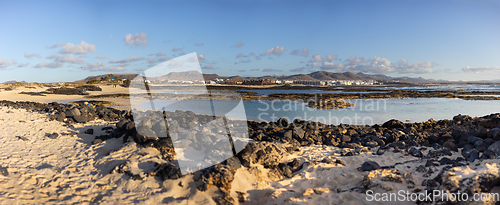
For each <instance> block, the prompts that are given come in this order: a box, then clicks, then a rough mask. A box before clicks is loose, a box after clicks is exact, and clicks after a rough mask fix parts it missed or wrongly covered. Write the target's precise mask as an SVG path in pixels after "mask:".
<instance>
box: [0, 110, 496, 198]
mask: <svg viewBox="0 0 500 205" xmlns="http://www.w3.org/2000/svg"><path fill="white" fill-rule="evenodd" d="M6 105H8V106H7V107H6ZM66 106H68V107H66ZM75 106H76V108H79V109H80V110H81V109H82V107H81V106H77V105H61V104H54V103H52V104H36V103H35V104H33V103H29V102H25V103H21V102H19V103H14V102H10V103H9V102H5V101H3V102H2V106H0V116H1V119H2V121H4V122H6V121H7V122H9V125H10V126H7V127H5V128H3V129H4V131H2V133H4V134H2V140H3V142H4V143H3V148H2V150H9V151H4V152H2V157H0V163H1V166H2V168H1V169H2V170H5V171H2V173H3V177H2V178H1V180H2V181H3V184H5V185H4V186H3V188H2V189H0V191H1V192H2V193H4V198H3V200H2V201H12V202H13V200H23V201H24V202H27V203H29V202H30V201H31V200H37V201H45V202H49V201H53V200H61V199H62V198H64V197H66V198H65V199H70V201H71V200H79V201H82V200H83V201H88V202H97V201H98V202H100V203H127V202H132V201H142V202H144V203H188V201H189V203H201V202H211V203H223V201H225V202H228V203H234V204H247V203H250V204H253V203H263V204H274V203H299V204H300V203H316V202H317V203H325V202H328V203H335V204H336V203H366V202H367V194H366V193H367V191H374V192H375V193H392V192H396V191H398V190H404V191H407V192H410V193H421V192H423V191H425V190H428V191H429V190H445V191H447V192H449V193H454V192H456V191H457V190H460V191H461V192H463V193H464V192H465V193H471V194H473V193H489V192H494V191H495V190H497V191H498V187H496V188H495V183H493V182H494V181H496V180H500V175H499V174H498V170H499V168H500V160H499V159H498V156H499V154H500V153H497V147H500V141H497V140H500V114H492V115H489V116H483V117H481V118H471V117H469V116H460V115H458V116H455V117H454V118H453V120H439V121H433V120H430V121H426V122H419V123H403V122H400V121H397V120H391V121H388V122H386V123H384V124H382V125H380V124H379V125H373V126H352V125H351V126H350V125H343V126H327V125H323V124H321V123H314V122H307V121H294V122H288V121H286V120H281V119H280V120H279V121H277V122H272V123H271V122H265V123H267V125H280V126H283V127H284V128H283V127H280V126H269V127H267V128H262V125H263V124H262V123H264V122H256V121H248V125H249V135H250V137H251V140H250V143H249V145H247V148H246V149H245V150H247V151H244V152H243V153H242V154H240V155H238V157H236V158H234V159H235V160H236V161H234V160H233V161H231V163H229V161H228V162H225V163H223V164H221V165H220V166H219V165H217V166H215V167H211V168H207V169H204V170H202V171H200V172H195V173H192V174H188V175H184V176H179V175H170V174H173V173H174V172H172V167H170V165H169V164H170V163H171V161H170V160H175V155H176V153H175V152H173V149H172V147H170V146H172V145H171V144H170V145H168V143H167V144H162V143H160V141H161V140H160V141H157V139H148V138H147V137H146V138H140V137H139V135H137V134H134V133H135V128H134V127H133V126H132V127H130V126H129V125H130V123H128V122H130V121H129V120H128V118H127V116H128V114H126V113H122V112H121V111H116V112H117V113H120V114H119V115H117V116H116V117H115V118H110V119H108V120H103V119H104V118H108V117H111V116H112V114H111V113H110V114H108V116H107V117H104V118H103V119H101V118H100V117H99V119H97V118H96V119H94V120H89V121H87V122H83V123H78V122H71V121H67V120H65V119H62V120H61V119H57V117H56V118H55V115H56V113H58V112H59V111H58V110H59V109H62V110H67V109H69V108H71V107H73V108H75ZM16 107H17V108H16ZM27 108H28V110H30V109H31V110H34V112H32V111H26V109H27ZM51 108H54V109H51ZM95 108H96V112H99V109H104V108H103V107H102V106H101V107H99V106H95ZM108 109H109V108H108ZM37 110H38V111H37ZM122 114H123V115H122ZM53 119H56V120H53ZM67 119H69V118H67ZM200 119H201V118H200ZM26 123H28V124H33V125H26ZM21 127H24V128H22V129H19V128H21ZM40 127H41V128H42V129H43V130H39V129H40ZM104 128H106V129H104ZM13 129H16V131H14V130H13ZM34 129H35V130H34ZM89 129H93V131H92V132H90V131H89ZM44 130H45V131H44ZM33 133H38V134H35V135H34V134H33ZM53 133H58V137H56V138H54V139H53V138H50V136H51V134H53ZM75 137H76V138H75ZM75 139H76V141H75ZM78 139H80V140H78ZM53 142H57V143H53ZM497 142H498V143H497ZM47 143H49V144H47ZM51 146H54V148H51ZM56 147H57V148H59V149H60V150H61V152H59V153H57V152H56V153H51V154H41V155H40V156H42V158H36V157H34V158H33V157H27V158H25V159H24V160H21V161H19V160H18V159H17V158H16V157H17V156H24V155H25V154H35V155H37V154H38V153H43V150H47V151H48V150H54V149H56ZM70 147H73V149H74V150H73V151H72V152H68V151H65V150H68V148H70ZM26 148H28V149H30V150H32V151H30V152H25V151H23V150H24V149H26ZM75 148H76V149H75ZM188 148H189V147H188ZM259 150H264V152H265V153H266V156H267V157H264V158H263V157H262V156H260V155H259V154H258V153H259ZM82 152H83V153H86V154H85V155H81V154H78V153H82ZM72 153H73V154H72ZM179 154H181V153H179ZM44 156H47V157H48V158H45V157H44ZM165 156H170V157H174V158H168V157H167V158H165ZM179 156H182V155H179ZM49 159H56V160H55V161H54V160H49ZM89 159H93V161H94V162H95V164H88V163H87V164H82V163H83V162H84V161H88V160H89ZM159 159H160V160H159ZM65 160H69V161H67V162H66V161H65ZM236 162H237V163H236ZM156 164H159V165H161V166H158V165H156ZM49 165H50V166H49ZM163 165H165V166H163ZM95 169H97V170H98V171H97V172H94V171H92V170H95ZM76 170H78V171H76ZM84 170H88V171H84ZM99 170H100V171H99ZM227 170H232V171H227ZM75 174H76V175H75ZM211 176H212V177H215V176H218V177H215V178H211ZM0 177H1V176H0ZM200 177H201V178H200ZM19 178H21V179H22V180H21V181H17V179H19ZM69 178H73V179H77V180H70V181H68V179H69ZM200 179H202V180H200ZM81 180H83V181H81ZM88 180H90V181H88ZM306 181H307V183H305V182H306ZM445 181H449V182H452V183H451V184H450V183H448V182H447V183H443V182H445ZM492 183H493V184H492ZM20 184H25V185H26V186H24V187H25V188H23V186H19V185H20ZM27 184H30V185H29V186H28V185H27ZM61 184H64V186H63V187H66V188H63V189H57V186H60V185H61ZM183 184H190V185H189V186H184V185H183ZM477 184H483V185H484V186H486V187H483V188H480V189H478V188H477ZM486 184H490V185H486ZM128 186H133V187H136V188H134V189H133V190H129V191H128V192H122V191H119V190H122V189H124V190H126V189H127V188H125V187H128ZM192 186H194V187H192ZM29 187H33V188H34V189H33V188H29ZM37 187H38V188H37ZM113 187H114V188H113ZM119 187H122V188H119ZM140 187H141V188H140ZM189 187H192V188H189ZM26 189H32V190H36V189H40V190H41V191H39V192H37V193H35V192H30V191H27V190H26ZM145 190H151V191H146V192H144V191H145ZM153 190H154V191H153ZM169 190H176V191H169ZM110 191H111V192H110ZM20 192H22V193H25V194H18V193H20ZM15 193H16V194H15ZM63 193H66V194H63ZM187 193H189V194H188V195H190V197H188V198H185V195H184V194H187ZM125 196H129V197H127V198H124V197H125ZM67 197H69V198H67ZM164 197H167V198H168V200H167V201H165V199H164ZM130 200H132V201H130ZM405 203H408V204H413V203H412V202H405Z"/></svg>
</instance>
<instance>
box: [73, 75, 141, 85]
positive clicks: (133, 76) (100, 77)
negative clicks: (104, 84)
mask: <svg viewBox="0 0 500 205" xmlns="http://www.w3.org/2000/svg"><path fill="white" fill-rule="evenodd" d="M112 75H113V76H115V77H118V78H121V79H129V80H132V79H134V78H135V77H137V76H138V74H112ZM106 76H108V74H104V75H97V76H89V77H87V78H85V79H82V80H78V81H75V83H86V82H87V81H89V80H101V79H103V78H105V77H106Z"/></svg>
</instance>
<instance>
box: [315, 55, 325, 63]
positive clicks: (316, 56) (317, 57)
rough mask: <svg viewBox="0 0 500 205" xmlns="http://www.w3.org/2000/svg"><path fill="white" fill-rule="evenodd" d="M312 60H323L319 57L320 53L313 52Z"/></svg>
mask: <svg viewBox="0 0 500 205" xmlns="http://www.w3.org/2000/svg"><path fill="white" fill-rule="evenodd" d="M312 60H314V61H315V62H323V61H324V59H323V57H321V56H320V55H318V54H314V55H313V56H312Z"/></svg>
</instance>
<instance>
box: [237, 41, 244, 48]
mask: <svg viewBox="0 0 500 205" xmlns="http://www.w3.org/2000/svg"><path fill="white" fill-rule="evenodd" d="M244 45H245V44H244V43H243V42H241V41H238V43H236V45H235V46H236V47H238V48H239V47H242V46H244Z"/></svg>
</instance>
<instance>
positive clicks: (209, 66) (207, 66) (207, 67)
mask: <svg viewBox="0 0 500 205" xmlns="http://www.w3.org/2000/svg"><path fill="white" fill-rule="evenodd" d="M203 69H208V70H212V69H214V67H213V66H212V65H210V64H208V65H206V66H203Z"/></svg>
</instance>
